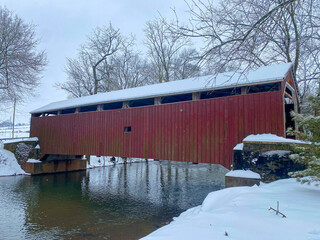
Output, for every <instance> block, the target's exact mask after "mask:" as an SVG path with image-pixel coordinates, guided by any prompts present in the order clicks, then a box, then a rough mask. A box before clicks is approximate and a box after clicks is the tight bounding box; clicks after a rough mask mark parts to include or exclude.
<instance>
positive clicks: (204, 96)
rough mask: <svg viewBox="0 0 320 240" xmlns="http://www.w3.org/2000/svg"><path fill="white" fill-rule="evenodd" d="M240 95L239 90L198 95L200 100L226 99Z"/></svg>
mask: <svg viewBox="0 0 320 240" xmlns="http://www.w3.org/2000/svg"><path fill="white" fill-rule="evenodd" d="M239 94H241V88H227V89H220V90H214V91H207V92H201V93H200V99H210V98H219V97H227V96H233V95H239Z"/></svg>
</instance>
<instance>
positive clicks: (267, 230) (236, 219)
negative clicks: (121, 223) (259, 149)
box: [143, 179, 320, 240]
mask: <svg viewBox="0 0 320 240" xmlns="http://www.w3.org/2000/svg"><path fill="white" fill-rule="evenodd" d="M277 201H279V205H280V208H279V210H280V212H281V213H283V214H285V215H286V218H283V217H281V215H279V214H278V215H276V212H275V211H272V210H269V208H270V207H273V208H275V209H276V208H277ZM319 207H320V187H319V186H309V185H302V184H301V183H298V182H297V181H296V179H284V180H278V181H276V182H273V183H269V184H262V185H260V186H259V187H257V186H254V187H235V188H227V189H223V190H220V191H216V192H212V193H210V194H209V195H208V196H207V198H206V199H205V200H204V202H203V203H202V205H201V206H198V207H195V208H191V209H189V210H187V211H185V212H183V213H182V214H181V215H180V216H179V217H177V218H175V219H174V221H173V222H171V223H170V224H169V225H167V226H165V227H162V228H160V229H158V230H157V231H155V232H153V233H151V234H150V235H148V236H147V237H144V238H143V240H164V239H165V240H170V239H172V240H180V239H181V240H187V239H199V240H207V239H208V240H216V239H230V240H231V239H236V240H270V239H272V240H283V239H288V240H289V239H290V240H316V239H317V240H320V208H319Z"/></svg>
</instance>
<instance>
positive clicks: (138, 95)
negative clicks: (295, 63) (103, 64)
mask: <svg viewBox="0 0 320 240" xmlns="http://www.w3.org/2000/svg"><path fill="white" fill-rule="evenodd" d="M291 66H292V63H283V64H275V65H270V66H264V67H259V68H258V69H256V70H252V71H248V72H242V71H235V72H226V73H219V74H216V75H208V76H202V77H194V78H189V79H183V80H177V81H172V82H165V83H158V84H153V85H147V86H142V87H135V88H128V89H123V90H116V91H112V92H105V93H99V94H96V95H91V96H85V97H80V98H73V99H68V100H63V101H59V102H53V103H50V104H48V105H45V106H43V107H41V108H38V109H36V110H33V111H32V112H31V113H43V112H51V111H57V110H62V109H68V108H76V107H81V106H89V105H96V104H103V103H110V102H119V101H129V100H135V99H144V98H151V97H161V96H169V95H176V94H184V93H192V92H201V91H210V90H217V89H225V88H230V87H239V86H246V85H254V84H263V83H269V82H277V81H281V80H283V79H284V77H285V76H286V75H287V74H288V72H289V70H290V69H291Z"/></svg>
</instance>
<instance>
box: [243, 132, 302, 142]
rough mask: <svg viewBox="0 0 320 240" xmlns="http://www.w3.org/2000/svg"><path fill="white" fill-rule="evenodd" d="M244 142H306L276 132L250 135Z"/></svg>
mask: <svg viewBox="0 0 320 240" xmlns="http://www.w3.org/2000/svg"><path fill="white" fill-rule="evenodd" d="M243 142H276V143H302V144H303V143H304V144H306V142H303V141H299V140H294V139H289V138H284V137H279V136H277V135H274V134H270V133H265V134H257V135H249V136H247V137H246V138H244V139H243Z"/></svg>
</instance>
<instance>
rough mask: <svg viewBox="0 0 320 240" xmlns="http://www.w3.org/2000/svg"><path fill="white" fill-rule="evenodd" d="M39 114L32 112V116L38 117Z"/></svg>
mask: <svg viewBox="0 0 320 240" xmlns="http://www.w3.org/2000/svg"><path fill="white" fill-rule="evenodd" d="M40 116H41V113H33V114H32V117H40Z"/></svg>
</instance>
